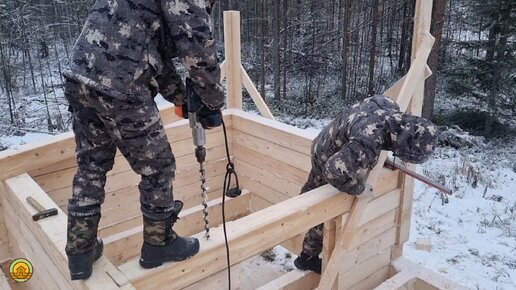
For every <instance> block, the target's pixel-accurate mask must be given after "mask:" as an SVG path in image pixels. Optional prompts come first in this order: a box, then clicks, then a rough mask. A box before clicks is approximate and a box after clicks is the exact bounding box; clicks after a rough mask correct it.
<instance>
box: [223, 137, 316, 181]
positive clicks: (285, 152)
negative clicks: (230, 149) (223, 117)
mask: <svg viewBox="0 0 516 290" xmlns="http://www.w3.org/2000/svg"><path fill="white" fill-rule="evenodd" d="M233 142H234V143H235V144H239V145H241V146H244V147H246V148H248V149H251V150H254V151H256V152H259V153H261V154H263V155H267V156H274V158H275V159H277V160H278V161H281V162H284V163H286V164H288V165H291V166H293V167H296V168H299V169H301V170H304V171H310V170H311V169H312V163H311V160H310V156H309V155H307V154H302V153H299V152H297V151H293V150H291V149H290V148H288V147H283V146H281V145H278V144H275V143H272V142H270V141H267V140H265V139H261V138H258V137H255V136H253V135H250V134H247V133H243V132H241V131H238V130H235V131H234V132H233Z"/></svg>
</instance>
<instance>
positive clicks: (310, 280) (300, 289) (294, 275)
mask: <svg viewBox="0 0 516 290" xmlns="http://www.w3.org/2000/svg"><path fill="white" fill-rule="evenodd" d="M320 277H321V276H320V275H318V274H316V273H314V272H311V271H301V270H298V269H294V270H292V271H290V272H288V273H286V274H283V275H282V276H280V277H279V278H277V279H275V280H272V281H270V282H269V283H267V284H265V285H263V286H262V287H260V288H258V289H257V290H311V289H315V288H316V287H317V285H318V284H319V279H320Z"/></svg>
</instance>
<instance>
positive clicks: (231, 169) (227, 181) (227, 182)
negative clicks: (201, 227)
mask: <svg viewBox="0 0 516 290" xmlns="http://www.w3.org/2000/svg"><path fill="white" fill-rule="evenodd" d="M222 129H223V131H224V142H225V145H226V157H227V159H228V164H227V165H226V175H225V176H224V187H223V189H222V228H223V230H224V241H225V243H226V261H227V264H228V289H229V290H231V261H230V256H229V243H228V235H227V230H226V210H225V204H226V193H227V192H228V191H229V189H230V186H231V176H232V175H235V181H236V186H237V188H239V184H238V176H237V174H236V172H235V164H234V163H233V162H232V161H231V157H230V155H229V145H228V135H227V132H226V124H225V123H224V118H222Z"/></svg>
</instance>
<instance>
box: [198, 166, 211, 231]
mask: <svg viewBox="0 0 516 290" xmlns="http://www.w3.org/2000/svg"><path fill="white" fill-rule="evenodd" d="M199 165H200V169H199V172H200V173H201V190H202V206H203V207H204V208H203V213H204V230H205V231H206V233H205V234H204V237H206V239H207V240H208V239H209V238H210V227H209V223H210V221H209V219H208V190H207V187H206V170H205V169H204V162H200V163H199Z"/></svg>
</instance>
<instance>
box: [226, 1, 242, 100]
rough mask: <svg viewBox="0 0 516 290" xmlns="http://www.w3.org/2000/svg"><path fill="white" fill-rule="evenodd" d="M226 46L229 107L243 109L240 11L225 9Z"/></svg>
mask: <svg viewBox="0 0 516 290" xmlns="http://www.w3.org/2000/svg"><path fill="white" fill-rule="evenodd" d="M224 48H225V56H226V60H225V63H226V88H227V89H226V90H227V95H228V101H227V107H228V108H237V109H242V73H241V70H240V65H241V63H242V55H241V54H242V52H241V43H240V12H239V11H224Z"/></svg>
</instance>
